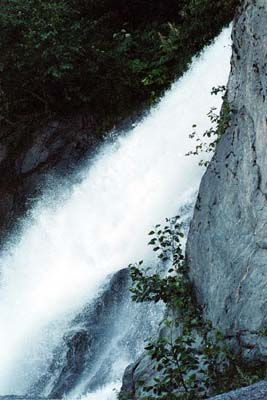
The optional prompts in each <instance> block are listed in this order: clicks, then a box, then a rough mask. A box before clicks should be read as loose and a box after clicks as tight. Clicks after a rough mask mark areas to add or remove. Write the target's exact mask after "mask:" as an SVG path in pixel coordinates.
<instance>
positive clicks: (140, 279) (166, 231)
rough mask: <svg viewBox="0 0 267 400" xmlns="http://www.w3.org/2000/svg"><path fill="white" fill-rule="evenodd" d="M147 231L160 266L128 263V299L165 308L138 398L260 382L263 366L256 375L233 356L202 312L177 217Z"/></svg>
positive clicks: (186, 395) (193, 394)
mask: <svg viewBox="0 0 267 400" xmlns="http://www.w3.org/2000/svg"><path fill="white" fill-rule="evenodd" d="M149 235H150V241H149V243H148V244H149V245H150V246H153V250H154V251H155V252H156V254H157V256H158V259H159V264H160V268H159V271H158V272H153V271H152V270H151V269H150V268H144V267H143V263H142V262H139V263H137V264H133V265H130V266H129V267H130V273H131V278H132V288H131V292H132V297H133V300H134V301H136V302H146V301H152V302H159V301H162V302H163V303H164V304H165V305H166V309H167V311H166V317H165V319H164V321H163V322H162V326H161V330H160V334H159V337H158V338H157V339H156V340H151V341H150V342H149V343H148V344H147V346H146V351H147V353H148V354H149V356H150V358H151V361H152V363H153V366H154V372H155V374H154V378H153V380H152V381H149V382H143V381H140V382H139V386H138V387H137V392H138V393H139V394H138V400H154V399H161V400H196V399H204V398H207V397H209V396H210V395H211V394H218V393H221V392H224V391H227V390H230V389H233V388H237V387H240V386H242V385H245V384H248V383H252V382H255V381H257V380H259V379H260V377H262V376H264V374H263V369H262V366H260V365H259V366H257V368H259V370H258V373H257V374H255V366H248V365H247V363H245V362H243V361H242V359H241V358H240V357H237V356H234V355H233V354H232V353H231V351H230V349H229V347H228V345H227V341H226V339H225V338H224V336H223V335H222V334H221V333H220V332H219V331H217V330H215V329H213V328H212V326H211V323H210V322H208V321H205V320H204V319H203V317H202V315H201V310H200V309H199V307H198V306H197V302H196V300H195V297H194V291H193V287H192V284H191V282H190V279H189V275H188V267H187V265H186V262H185V257H184V254H183V247H182V243H181V239H182V238H183V233H182V224H181V222H180V219H179V217H175V218H171V219H167V220H166V224H165V226H164V227H162V226H161V225H156V226H155V228H154V229H153V230H152V231H151V232H150V233H149ZM166 269H167V272H166ZM123 396H124V395H121V396H120V395H119V399H123V400H124V397H123ZM126 398H127V396H126Z"/></svg>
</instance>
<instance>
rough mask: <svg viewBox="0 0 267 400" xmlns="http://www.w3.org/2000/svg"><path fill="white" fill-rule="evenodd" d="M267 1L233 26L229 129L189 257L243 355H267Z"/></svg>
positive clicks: (201, 289)
mask: <svg viewBox="0 0 267 400" xmlns="http://www.w3.org/2000/svg"><path fill="white" fill-rule="evenodd" d="M266 21H267V3H266V1H265V0H247V1H245V2H244V4H243V5H242V10H241V13H240V14H239V15H238V17H237V18H236V20H235V22H234V27H233V56H232V70H231V74H230V79H229V83H228V102H229V104H230V107H231V109H232V113H231V118H230V127H229V128H228V129H227V131H226V132H225V134H224V135H223V137H222V139H221V141H220V143H219V145H218V146H217V150H216V154H215V156H214V157H213V159H212V161H211V163H210V165H209V167H208V170H207V172H206V174H205V176H204V178H203V180H202V183H201V186H200V190H199V196H198V200H197V204H196V208H195V212H194V217H193V221H192V223H191V228H190V232H189V236H188V243H187V259H188V262H189V265H190V268H191V270H190V271H191V278H192V280H193V283H194V287H195V289H196V294H197V299H198V301H199V303H200V304H201V305H202V307H203V309H204V313H205V315H206V317H207V318H208V319H210V320H211V321H212V323H213V325H215V326H217V327H219V328H220V329H221V330H222V331H223V332H225V333H226V334H228V335H230V336H234V337H235V338H236V339H237V343H239V344H240V345H241V347H242V349H243V354H244V355H245V356H246V357H251V358H266V356H267V338H266V337H264V336H263V335H259V334H258V332H259V331H262V330H263V329H264V328H266V327H267V24H266Z"/></svg>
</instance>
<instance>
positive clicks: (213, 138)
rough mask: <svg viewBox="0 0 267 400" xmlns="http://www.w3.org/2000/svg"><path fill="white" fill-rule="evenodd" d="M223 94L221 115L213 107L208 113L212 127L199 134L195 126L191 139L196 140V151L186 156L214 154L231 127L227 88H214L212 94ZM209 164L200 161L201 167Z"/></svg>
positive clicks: (230, 109)
mask: <svg viewBox="0 0 267 400" xmlns="http://www.w3.org/2000/svg"><path fill="white" fill-rule="evenodd" d="M219 93H221V94H222V99H223V104H222V108H221V111H220V113H219V114H218V113H217V108H216V107H212V108H211V109H210V111H209V112H208V114H207V116H208V119H209V120H210V124H211V127H210V128H209V129H208V130H206V131H205V132H203V133H202V134H199V133H198V132H197V130H196V128H197V125H193V129H194V131H193V132H192V133H191V134H190V135H189V137H190V138H191V139H195V140H196V142H197V145H196V148H195V150H192V151H190V152H188V153H187V154H186V155H187V156H190V155H194V156H197V155H199V154H203V153H207V154H209V153H214V151H215V149H216V146H217V144H218V142H219V140H220V139H221V137H222V135H223V134H224V132H225V131H226V129H227V128H228V127H229V123H230V117H231V113H232V111H233V110H232V107H231V105H230V103H229V101H228V100H227V93H226V87H225V86H217V87H213V88H212V91H211V94H214V95H218V94H219ZM208 164H209V162H208V161H206V160H203V159H202V160H200V162H199V165H201V166H205V167H207V166H208Z"/></svg>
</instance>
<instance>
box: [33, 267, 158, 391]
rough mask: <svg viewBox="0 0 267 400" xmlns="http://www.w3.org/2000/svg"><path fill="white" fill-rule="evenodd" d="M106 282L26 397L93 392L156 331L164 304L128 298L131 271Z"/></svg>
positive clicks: (117, 373) (116, 373)
mask: <svg viewBox="0 0 267 400" xmlns="http://www.w3.org/2000/svg"><path fill="white" fill-rule="evenodd" d="M108 280H109V282H107V283H106V284H105V285H104V286H103V288H102V289H101V291H100V293H99V294H98V296H97V298H96V299H95V301H93V302H91V303H90V304H88V305H87V306H85V307H84V309H83V310H82V311H81V312H80V313H79V314H78V315H77V317H76V318H75V319H74V320H73V321H72V323H71V324H70V327H69V330H68V331H67V332H66V333H65V335H64V339H63V342H62V344H61V345H60V346H59V347H58V348H57V349H56V351H55V354H54V360H53V362H52V363H51V365H50V366H49V368H48V370H47V371H46V373H44V375H43V376H42V378H41V379H40V381H39V382H36V383H35V384H34V386H33V387H32V389H31V390H30V392H29V394H30V395H32V396H34V395H36V396H37V397H38V396H44V397H48V398H52V399H57V398H62V397H63V396H64V395H68V396H70V397H71V398H73V399H75V396H76V394H75V393H76V392H75V391H76V389H78V393H79V395H80V394H83V393H84V394H86V393H87V392H94V391H95V390H97V389H99V388H100V387H102V386H104V385H105V384H108V383H110V382H114V380H116V379H118V377H119V376H120V374H122V372H123V370H124V368H125V366H126V365H127V363H129V362H131V360H134V359H135V357H136V356H137V355H139V354H141V352H142V350H143V347H144V340H145V339H146V337H147V333H148V332H149V334H153V333H154V334H155V333H156V330H157V317H159V316H160V315H163V314H162V312H163V310H162V307H161V306H158V307H151V305H150V304H147V305H146V304H136V303H133V302H132V301H131V294H130V291H129V287H130V277H129V270H128V269H123V270H120V271H119V272H117V273H115V274H114V275H113V276H112V277H110V278H109V279H108ZM114 366H115V367H114ZM114 368H115V369H114ZM78 397H79V396H78Z"/></svg>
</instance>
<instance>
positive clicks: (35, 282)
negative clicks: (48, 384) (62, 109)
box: [0, 29, 231, 400]
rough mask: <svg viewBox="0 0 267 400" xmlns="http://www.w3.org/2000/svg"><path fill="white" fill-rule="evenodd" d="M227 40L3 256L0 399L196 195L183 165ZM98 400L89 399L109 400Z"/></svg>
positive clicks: (196, 177)
mask: <svg viewBox="0 0 267 400" xmlns="http://www.w3.org/2000/svg"><path fill="white" fill-rule="evenodd" d="M229 36H230V31H229V29H228V30H225V31H224V32H223V33H222V34H221V35H220V37H219V38H218V39H217V41H216V43H215V44H214V45H213V46H211V47H210V48H208V49H207V50H206V51H205V52H204V53H203V55H202V56H201V57H200V58H199V59H198V60H197V61H195V62H194V64H193V66H192V68H191V69H190V70H189V72H188V73H187V74H186V75H185V76H184V77H183V78H182V79H181V80H180V81H178V82H177V83H175V84H174V85H173V86H172V88H171V90H170V91H169V92H167V93H166V95H165V97H164V98H163V99H162V101H161V102H160V103H159V105H158V106H157V107H156V108H155V109H153V110H152V111H151V113H150V115H149V116H148V117H147V118H146V119H145V120H144V121H142V122H141V123H140V124H138V126H136V127H135V128H133V129H132V131H131V132H130V133H129V134H127V135H123V136H121V137H120V138H119V139H118V140H116V142H115V143H113V144H110V145H106V146H104V147H103V148H102V150H101V152H100V153H99V154H98V156H97V157H96V158H95V160H94V161H93V162H91V163H90V166H89V167H88V168H87V170H86V171H84V179H83V182H82V183H81V184H79V185H77V186H76V187H74V188H73V191H72V193H71V195H70V196H69V197H68V198H67V199H65V200H64V201H62V202H59V203H57V204H53V205H52V206H49V204H48V203H49V199H44V200H43V201H42V202H41V203H40V204H39V206H38V207H37V208H36V209H35V210H34V211H33V217H32V218H31V219H30V220H29V221H30V222H29V223H28V225H27V224H26V227H25V230H24V233H23V235H22V237H21V239H19V238H14V240H13V242H12V243H11V245H10V246H9V249H8V250H7V251H6V252H5V254H3V255H2V257H1V259H0V265H1V267H0V268H1V287H0V326H1V329H0V394H2V395H4V394H10V393H13V394H21V393H23V392H26V391H27V387H28V386H29V385H30V384H31V383H33V382H35V380H36V379H37V378H38V376H41V374H42V372H43V368H44V367H45V365H47V363H48V362H49V360H50V359H51V358H52V351H53V349H54V347H55V346H56V344H57V343H58V341H59V340H60V338H61V337H62V335H63V333H64V329H65V328H66V325H67V323H68V321H69V320H70V318H71V317H72V315H73V313H75V311H76V310H78V309H79V308H80V307H81V306H82V305H83V304H84V303H85V302H86V301H89V300H90V298H92V297H93V296H94V295H95V294H96V293H97V290H98V287H99V285H100V284H101V283H102V282H103V280H104V279H105V278H106V276H107V275H108V274H110V273H112V272H114V271H116V270H118V269H120V268H122V267H125V266H127V265H128V264H129V263H131V262H134V261H136V260H140V259H145V258H146V257H149V253H148V247H147V245H146V243H147V237H146V234H147V232H148V230H149V229H150V227H151V226H152V225H154V224H155V223H158V222H160V221H161V220H163V218H164V217H166V216H173V215H175V214H176V211H177V209H178V207H179V205H181V204H183V202H185V201H186V200H187V199H188V198H189V197H190V196H192V193H193V192H194V191H195V190H196V188H197V186H198V184H199V181H200V178H201V175H202V173H203V170H201V168H200V167H199V166H198V165H197V164H198V160H197V158H194V157H185V156H184V155H185V153H187V152H188V151H189V150H191V149H192V148H193V147H194V144H193V142H192V140H190V139H189V138H188V135H189V134H190V133H191V130H192V125H193V124H194V123H196V124H197V125H198V127H199V129H200V130H203V131H204V130H205V129H207V128H208V126H209V122H208V119H207V117H206V114H207V112H208V111H209V108H210V107H211V106H213V105H215V106H216V105H217V106H219V105H220V102H221V100H220V99H219V98H216V97H214V96H213V97H211V95H210V91H211V88H212V87H213V86H217V85H223V84H225V83H226V81H227V76H228V73H229V65H230V63H229V60H230V52H231V49H230V37H229ZM60 203H61V204H60ZM102 395H103V396H104V394H103V393H102ZM102 395H101V396H102ZM101 396H100V397H91V398H92V399H95V398H99V399H100V398H101V400H104V399H105V398H106V399H109V397H101ZM107 396H108V395H107ZM89 398H90V397H89ZM91 398H90V399H91Z"/></svg>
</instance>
